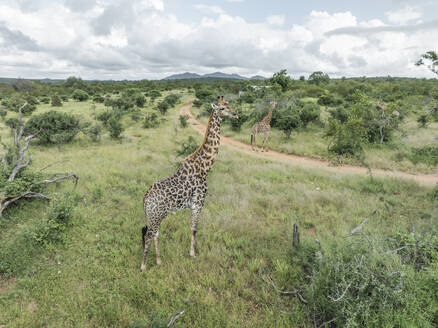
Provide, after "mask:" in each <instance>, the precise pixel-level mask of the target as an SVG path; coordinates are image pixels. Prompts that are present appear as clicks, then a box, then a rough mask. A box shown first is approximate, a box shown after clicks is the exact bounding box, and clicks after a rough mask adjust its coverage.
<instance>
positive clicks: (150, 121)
mask: <svg viewBox="0 0 438 328" xmlns="http://www.w3.org/2000/svg"><path fill="white" fill-rule="evenodd" d="M159 125H160V121H159V120H158V115H157V114H155V113H147V114H146V115H145V117H144V120H143V127H144V128H145V129H150V128H156V127H158V126H159Z"/></svg>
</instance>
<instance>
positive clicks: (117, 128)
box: [107, 115, 124, 139]
mask: <svg viewBox="0 0 438 328" xmlns="http://www.w3.org/2000/svg"><path fill="white" fill-rule="evenodd" d="M107 128H108V131H109V133H110V137H111V138H113V139H118V138H120V136H121V134H122V132H123V131H124V128H123V125H122V122H120V119H119V118H118V117H117V116H116V115H112V116H111V117H110V119H109V120H108V123H107Z"/></svg>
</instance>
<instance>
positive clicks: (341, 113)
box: [329, 106, 348, 123]
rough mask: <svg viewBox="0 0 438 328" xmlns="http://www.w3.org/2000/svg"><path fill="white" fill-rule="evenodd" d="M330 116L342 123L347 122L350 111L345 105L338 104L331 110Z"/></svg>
mask: <svg viewBox="0 0 438 328" xmlns="http://www.w3.org/2000/svg"><path fill="white" fill-rule="evenodd" d="M329 113H330V116H331V117H332V118H334V119H336V120H338V121H339V122H341V123H345V122H347V120H348V112H347V110H346V109H345V107H342V106H338V107H336V108H333V109H331V110H330V112H329Z"/></svg>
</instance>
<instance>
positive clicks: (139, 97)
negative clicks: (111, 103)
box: [134, 93, 146, 107]
mask: <svg viewBox="0 0 438 328" xmlns="http://www.w3.org/2000/svg"><path fill="white" fill-rule="evenodd" d="M134 102H135V105H136V106H138V107H144V105H145V104H146V98H145V97H144V96H143V95H142V94H141V93H139V94H136V95H135V97H134Z"/></svg>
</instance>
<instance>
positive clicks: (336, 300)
mask: <svg viewBox="0 0 438 328" xmlns="http://www.w3.org/2000/svg"><path fill="white" fill-rule="evenodd" d="M350 286H351V282H350V283H349V284H348V285H347V287H346V288H345V290H344V292H343V293H342V295H341V296H339V297H338V298H336V299H335V298H333V297H331V296H329V298H330V299H331V300H332V301H333V302H338V301H340V300H341V299H343V298H344V296H345V294H346V293H347V290H348V289H349V288H350Z"/></svg>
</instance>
